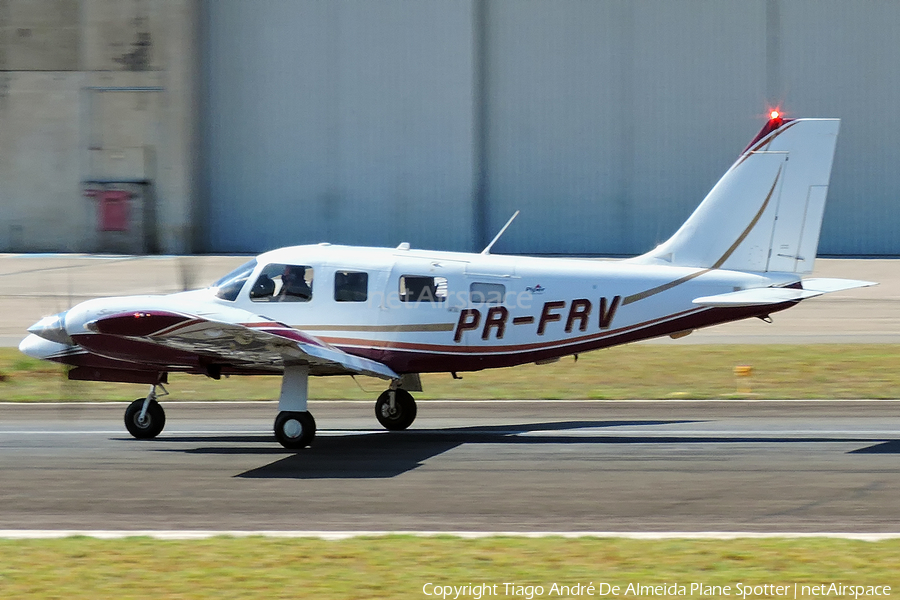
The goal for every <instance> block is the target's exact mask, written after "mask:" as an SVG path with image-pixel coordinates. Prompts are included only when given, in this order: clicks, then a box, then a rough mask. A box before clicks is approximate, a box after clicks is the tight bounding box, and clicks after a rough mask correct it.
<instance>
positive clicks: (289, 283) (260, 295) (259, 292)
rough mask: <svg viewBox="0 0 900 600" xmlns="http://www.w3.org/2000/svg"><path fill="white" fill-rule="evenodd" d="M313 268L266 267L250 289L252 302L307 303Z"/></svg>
mask: <svg viewBox="0 0 900 600" xmlns="http://www.w3.org/2000/svg"><path fill="white" fill-rule="evenodd" d="M312 287H313V268H312V267H310V266H309V265H285V264H279V263H273V264H271V265H266V267H265V268H264V269H263V270H262V273H260V274H259V277H257V278H256V282H254V284H253V287H251V288H250V299H251V300H252V301H254V302H309V301H310V300H312Z"/></svg>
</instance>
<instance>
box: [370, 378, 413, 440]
mask: <svg viewBox="0 0 900 600" xmlns="http://www.w3.org/2000/svg"><path fill="white" fill-rule="evenodd" d="M375 418H376V419H378V422H379V423H381V424H382V426H384V428H385V429H390V430H391V431H400V430H403V429H406V428H407V427H409V426H410V425H412V422H413V421H415V420H416V401H415V400H413V397H412V394H410V393H409V392H407V391H406V390H404V389H400V388H397V389H394V387H393V386H391V389H389V390H386V391H385V392H383V393H382V394H381V395H380V396H378V400H377V401H376V402H375Z"/></svg>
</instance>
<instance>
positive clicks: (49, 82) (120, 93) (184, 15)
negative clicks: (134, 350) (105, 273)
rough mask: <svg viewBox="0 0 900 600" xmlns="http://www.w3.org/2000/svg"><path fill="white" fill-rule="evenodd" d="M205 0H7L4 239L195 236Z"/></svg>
mask: <svg viewBox="0 0 900 600" xmlns="http://www.w3.org/2000/svg"><path fill="white" fill-rule="evenodd" d="M197 8H198V7H197V5H196V2H195V0H128V1H123V0H2V1H0V207H2V210H0V251H11V252H34V251H70V252H71V251H75V252H94V251H107V252H109V251H113V252H147V251H150V252H152V251H163V252H185V251H189V250H190V249H191V245H192V236H193V229H192V219H193V217H192V208H191V207H192V205H193V203H192V199H193V198H194V197H195V196H196V192H195V190H194V189H193V179H194V175H193V166H192V155H193V151H194V150H195V149H196V147H195V144H196V122H197V118H196V115H195V114H194V94H195V83H194V82H195V81H196V79H197V72H196V56H197V51H196V45H197V35H196V29H197V14H198V11H197ZM107 191H112V192H117V193H119V194H120V195H121V194H125V195H126V196H127V197H128V199H127V200H126V201H124V204H122V205H123V206H124V205H127V208H124V209H121V210H118V209H117V210H118V212H117V215H116V218H115V220H116V223H114V224H112V225H110V224H109V223H106V224H104V223H101V220H102V219H101V217H103V216H104V215H101V214H100V213H101V212H102V210H103V209H104V207H108V206H112V202H113V200H114V199H112V198H107V194H106V192H107ZM107 200H109V202H108V203H107ZM117 206H119V205H117Z"/></svg>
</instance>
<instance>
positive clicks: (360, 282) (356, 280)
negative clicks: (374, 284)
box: [334, 271, 369, 302]
mask: <svg viewBox="0 0 900 600" xmlns="http://www.w3.org/2000/svg"><path fill="white" fill-rule="evenodd" d="M368 297H369V274H368V273H359V272H355V271H337V272H336V273H335V274H334V299H335V300H336V301H337V302H365V301H366V300H367V299H368Z"/></svg>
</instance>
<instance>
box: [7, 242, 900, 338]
mask: <svg viewBox="0 0 900 600" xmlns="http://www.w3.org/2000/svg"><path fill="white" fill-rule="evenodd" d="M248 259H249V257H247V256H186V257H184V256H92V255H77V254H59V255H43V254H0V309H2V310H0V346H17V345H18V344H19V342H20V341H21V340H22V338H24V337H25V335H26V332H25V330H26V329H27V328H28V327H29V326H30V325H32V324H33V323H35V322H36V321H37V320H38V319H40V318H41V317H43V316H46V315H50V314H55V313H57V312H60V311H62V310H65V309H67V308H69V307H71V306H73V305H74V304H77V303H78V302H81V301H84V300H88V299H90V298H98V297H104V296H122V295H130V294H160V293H171V292H176V291H181V290H184V289H194V288H198V287H203V286H206V285H209V284H210V283H212V282H213V281H215V280H216V279H218V278H219V277H221V276H222V275H224V274H225V273H227V272H228V271H230V270H231V269H233V268H235V267H237V266H238V265H240V264H242V263H243V262H245V261H247V260H248ZM813 276H814V277H838V278H846V279H863V280H867V281H876V282H879V285H878V286H876V287H870V288H862V289H856V290H848V291H845V292H838V293H834V294H827V295H825V296H822V297H819V298H813V299H810V300H806V301H804V302H802V303H801V304H800V305H799V306H796V307H794V308H791V309H790V310H787V311H784V312H781V313H778V314H776V315H774V316H773V318H774V320H775V322H774V323H772V324H767V323H763V322H762V321H760V320H758V319H750V320H746V321H740V322H737V323H728V324H725V325H719V326H717V327H711V328H709V329H704V330H702V331H697V332H695V333H693V334H691V335H690V336H688V337H685V338H681V339H679V340H675V341H673V340H670V339H669V338H662V339H660V340H654V341H651V342H650V343H677V344H717V343H730V344H734V343H753V344H782V343H789V344H811V343H833V342H846V343H900V260H896V259H860V260H849V259H822V258H820V259H817V260H816V270H815V273H813Z"/></svg>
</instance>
